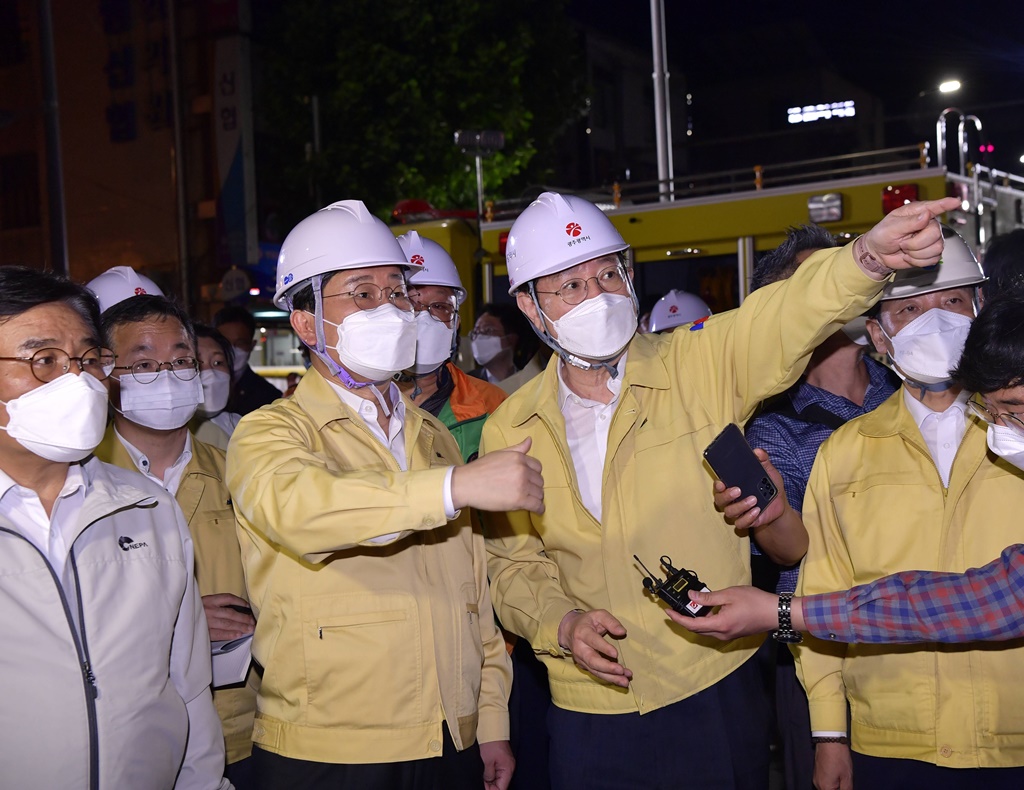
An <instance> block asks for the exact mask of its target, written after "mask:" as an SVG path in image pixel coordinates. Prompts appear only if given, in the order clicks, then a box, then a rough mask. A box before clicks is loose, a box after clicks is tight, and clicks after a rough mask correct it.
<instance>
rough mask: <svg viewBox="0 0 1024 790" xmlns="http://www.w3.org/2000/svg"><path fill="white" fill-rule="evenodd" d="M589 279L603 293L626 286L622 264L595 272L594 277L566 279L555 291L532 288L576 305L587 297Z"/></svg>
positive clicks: (614, 291) (615, 290) (617, 291)
mask: <svg viewBox="0 0 1024 790" xmlns="http://www.w3.org/2000/svg"><path fill="white" fill-rule="evenodd" d="M590 280H594V281H596V282H597V287H598V288H600V289H601V290H602V291H603V292H604V293H619V292H620V291H622V290H623V289H624V288H625V287H626V271H625V269H623V268H622V266H619V265H615V266H609V267H608V268H607V269H602V270H601V271H599V272H598V273H597V276H596V277H574V278H573V279H571V280H566V281H565V282H564V283H562V284H561V286H559V288H558V290H557V291H542V290H541V289H540V288H535V289H534V290H535V291H536V292H537V293H539V294H556V295H557V296H559V297H561V299H562V301H563V302H565V303H566V304H570V305H578V304H580V303H581V302H582V301H583V300H584V299H586V298H587V284H588V283H589V282H590Z"/></svg>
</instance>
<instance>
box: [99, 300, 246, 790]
mask: <svg viewBox="0 0 1024 790" xmlns="http://www.w3.org/2000/svg"><path fill="white" fill-rule="evenodd" d="M102 321H103V324H102V326H103V331H104V334H105V335H106V337H107V338H108V341H109V343H110V347H111V350H112V351H113V352H114V354H115V355H116V364H115V365H114V369H113V371H112V373H111V376H110V403H111V406H112V407H113V413H114V417H113V420H112V421H111V423H110V424H109V425H108V426H107V431H106V434H105V435H104V437H103V441H102V442H100V444H99V446H98V447H97V448H96V450H95V454H96V457H97V458H99V459H100V460H101V461H105V462H106V463H110V464H113V465H115V466H118V467H121V468H122V469H128V470H130V471H133V472H138V473H140V474H142V475H144V476H145V477H146V478H147V479H149V480H150V481H152V482H153V483H154V484H156V485H158V486H160V487H161V488H163V489H164V490H165V491H167V493H168V494H170V495H171V496H172V497H174V499H175V501H176V502H177V503H178V506H179V507H180V508H181V512H182V513H183V514H184V516H185V522H186V523H187V524H188V528H189V531H190V532H191V534H192V540H193V543H194V544H195V564H196V572H195V576H196V582H197V585H198V588H199V594H200V595H201V596H202V601H203V609H204V611H205V613H206V623H207V625H208V627H209V637H210V641H212V642H217V641H224V640H234V639H238V638H240V637H243V636H246V635H248V634H251V633H252V631H253V628H254V626H255V621H254V620H253V617H252V614H251V612H250V611H249V603H248V599H247V598H246V593H245V579H244V577H243V574H242V560H241V552H240V549H239V545H238V537H237V535H236V532H237V525H236V523H235V518H234V512H233V510H232V508H231V495H230V494H229V493H228V488H227V484H226V483H225V479H224V465H225V457H224V451H223V450H221V449H219V448H217V447H214V446H212V445H208V444H206V443H205V442H203V441H200V440H199V439H198V438H197V437H196V436H194V435H193V433H192V431H191V430H189V421H190V420H191V419H192V417H193V415H194V414H195V412H196V410H197V407H198V406H199V405H200V404H202V403H203V402H204V396H205V391H204V388H203V385H202V380H201V378H200V373H199V368H200V365H199V362H198V359H197V350H196V349H197V344H196V335H195V330H194V328H193V324H192V321H191V319H190V318H189V316H188V315H187V314H186V313H185V311H184V310H182V309H181V307H179V306H178V305H177V304H175V303H174V302H172V301H171V300H169V299H167V298H166V297H163V296H156V295H152V294H140V295H137V296H130V297H128V298H125V299H122V300H121V301H119V302H117V303H116V304H112V305H110V306H109V307H107V309H106V310H105V311H104V312H103V315H102ZM215 681H221V679H220V678H215ZM227 685H233V687H231V688H227V687H223V686H227ZM258 685H259V677H258V675H257V673H256V671H255V669H252V670H250V671H249V672H248V675H247V684H237V685H236V684H235V683H234V681H232V683H231V684H226V683H223V682H217V686H218V687H217V688H215V689H214V691H213V703H214V706H215V707H216V708H217V714H218V716H220V720H221V727H222V729H223V731H224V746H225V752H226V763H227V765H226V769H225V771H226V772H225V776H227V777H228V779H230V780H231V782H232V784H234V785H235V786H236V787H237V788H238V790H247V788H249V787H251V786H252V784H251V774H250V773H249V770H250V766H251V762H250V761H249V759H248V758H249V755H250V754H251V753H252V737H251V736H252V721H253V716H254V715H255V711H256V688H257V687H258Z"/></svg>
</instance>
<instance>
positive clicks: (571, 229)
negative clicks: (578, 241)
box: [565, 222, 583, 238]
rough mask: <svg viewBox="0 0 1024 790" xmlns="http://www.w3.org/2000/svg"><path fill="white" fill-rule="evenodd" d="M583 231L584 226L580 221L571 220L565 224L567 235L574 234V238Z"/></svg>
mask: <svg viewBox="0 0 1024 790" xmlns="http://www.w3.org/2000/svg"><path fill="white" fill-rule="evenodd" d="M582 232H583V228H582V227H581V226H580V224H579V223H578V222H570V223H569V224H568V225H566V226H565V233H566V235H567V236H572V237H573V238H576V237H577V236H579V235H580V234H581V233H582Z"/></svg>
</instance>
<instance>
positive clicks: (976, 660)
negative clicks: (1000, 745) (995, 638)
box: [971, 639, 1024, 744]
mask: <svg viewBox="0 0 1024 790" xmlns="http://www.w3.org/2000/svg"><path fill="white" fill-rule="evenodd" d="M1022 662H1024V640H1021V639H1015V640H1013V641H1012V642H995V643H990V644H978V647H977V650H976V651H974V655H973V656H972V658H971V663H972V664H973V665H975V666H980V672H979V673H978V677H977V679H976V680H974V683H973V687H974V695H975V697H976V698H977V702H976V703H975V705H974V710H975V711H976V712H977V715H978V717H979V722H978V725H979V729H980V731H981V732H982V733H983V734H985V735H1003V736H1007V735H1010V736H1015V742H1016V743H1017V744H1020V743H1021V734H1022V733H1024V693H1021V684H1020V667H1021V663H1022Z"/></svg>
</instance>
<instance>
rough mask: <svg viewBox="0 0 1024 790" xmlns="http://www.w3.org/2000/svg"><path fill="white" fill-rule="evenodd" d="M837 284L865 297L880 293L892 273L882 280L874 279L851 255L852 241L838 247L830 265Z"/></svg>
mask: <svg viewBox="0 0 1024 790" xmlns="http://www.w3.org/2000/svg"><path fill="white" fill-rule="evenodd" d="M832 269H833V271H834V272H835V277H836V280H837V281H838V283H839V285H840V286H842V287H843V288H844V289H846V290H848V291H850V292H851V293H855V294H859V295H862V296H867V297H875V296H877V295H879V294H881V293H882V289H883V288H885V286H886V284H887V283H888V282H889V280H891V279H892V275H890V276H889V277H886V278H885V279H883V280H876V279H874V278H873V277H871V276H869V275H868V273H867V272H865V271H864V270H863V269H861V268H860V266H859V265H858V263H857V260H856V258H855V257H854V255H853V242H852V241H851V242H850V243H849V244H847V245H846V246H844V247H842V248H840V250H839V252H838V254H837V255H836V260H835V265H834V266H833V267H832Z"/></svg>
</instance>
